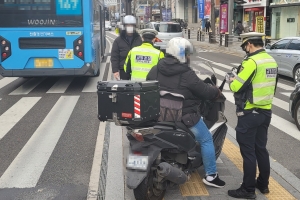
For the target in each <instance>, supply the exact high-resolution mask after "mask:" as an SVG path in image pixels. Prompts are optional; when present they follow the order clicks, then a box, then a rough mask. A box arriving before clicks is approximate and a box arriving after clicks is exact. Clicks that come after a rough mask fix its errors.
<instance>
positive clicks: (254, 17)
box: [244, 7, 264, 33]
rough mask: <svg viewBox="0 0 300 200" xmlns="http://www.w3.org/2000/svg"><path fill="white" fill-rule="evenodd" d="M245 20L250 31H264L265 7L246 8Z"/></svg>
mask: <svg viewBox="0 0 300 200" xmlns="http://www.w3.org/2000/svg"><path fill="white" fill-rule="evenodd" d="M244 22H247V27H248V28H249V31H255V32H259V33H264V28H263V26H264V7H254V8H245V9H244Z"/></svg>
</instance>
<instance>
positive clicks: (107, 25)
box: [105, 21, 111, 31]
mask: <svg viewBox="0 0 300 200" xmlns="http://www.w3.org/2000/svg"><path fill="white" fill-rule="evenodd" d="M105 30H106V31H111V24H110V21H105Z"/></svg>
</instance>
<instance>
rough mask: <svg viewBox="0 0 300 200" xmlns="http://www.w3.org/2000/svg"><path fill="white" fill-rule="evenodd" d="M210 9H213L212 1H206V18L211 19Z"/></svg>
mask: <svg viewBox="0 0 300 200" xmlns="http://www.w3.org/2000/svg"><path fill="white" fill-rule="evenodd" d="M210 8H211V0H205V9H204V10H205V13H204V18H205V19H209V18H210Z"/></svg>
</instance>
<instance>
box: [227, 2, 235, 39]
mask: <svg viewBox="0 0 300 200" xmlns="http://www.w3.org/2000/svg"><path fill="white" fill-rule="evenodd" d="M233 7H234V0H228V22H227V23H228V33H229V40H228V44H232V42H233V33H232V28H233V24H232V23H233Z"/></svg>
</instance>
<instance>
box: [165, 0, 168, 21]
mask: <svg viewBox="0 0 300 200" xmlns="http://www.w3.org/2000/svg"><path fill="white" fill-rule="evenodd" d="M167 12H168V0H166V13H165V19H166V21H167Z"/></svg>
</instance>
